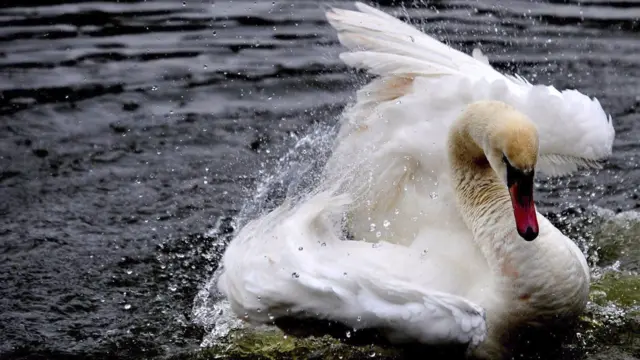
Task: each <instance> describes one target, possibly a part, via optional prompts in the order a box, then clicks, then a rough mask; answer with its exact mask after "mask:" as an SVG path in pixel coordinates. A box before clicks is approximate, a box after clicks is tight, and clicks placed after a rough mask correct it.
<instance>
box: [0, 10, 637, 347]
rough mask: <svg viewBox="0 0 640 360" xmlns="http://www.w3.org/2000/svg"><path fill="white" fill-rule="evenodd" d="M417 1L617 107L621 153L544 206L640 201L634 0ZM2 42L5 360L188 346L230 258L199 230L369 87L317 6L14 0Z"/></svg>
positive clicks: (225, 215) (234, 208)
mask: <svg viewBox="0 0 640 360" xmlns="http://www.w3.org/2000/svg"><path fill="white" fill-rule="evenodd" d="M9 3H11V4H20V5H21V6H19V7H18V6H14V5H11V6H10V5H8V4H9ZM331 3H335V4H338V3H337V2H331ZM385 3H387V4H391V3H393V4H398V3H399V2H385ZM411 4H413V2H411V1H409V2H406V5H407V7H406V11H407V12H408V13H409V14H410V16H411V18H412V19H413V20H417V21H419V20H423V19H428V20H429V21H428V22H427V23H426V24H425V29H426V30H427V31H428V32H429V33H431V34H435V35H436V36H437V37H438V38H440V39H443V40H446V41H447V42H449V43H451V44H452V45H454V46H456V47H459V48H462V49H464V50H465V51H470V50H471V48H472V47H473V46H475V45H476V44H477V43H481V46H482V49H483V51H485V52H486V53H488V55H489V58H490V60H491V61H492V63H494V64H495V65H496V66H497V67H498V68H499V69H501V70H505V71H517V72H518V73H520V74H522V75H524V76H525V77H528V78H529V79H531V80H533V81H535V82H545V83H549V84H553V85H555V86H557V87H561V88H563V87H566V86H572V87H576V88H578V89H579V90H581V91H583V92H584V93H587V94H589V95H591V96H597V97H598V98H599V99H600V101H601V102H602V104H603V106H604V107H605V110H606V111H607V112H610V113H611V114H612V115H613V117H614V121H615V126H616V130H617V140H616V143H615V149H614V152H615V155H614V156H613V158H612V159H611V160H610V161H609V162H608V163H607V164H606V166H605V169H604V170H603V171H600V172H598V173H595V172H594V173H591V174H584V175H579V176H575V177H572V178H568V179H562V180H557V181H553V182H551V183H550V182H543V183H542V185H541V187H540V189H539V190H540V193H541V194H542V197H539V198H540V199H541V206H542V207H543V208H544V209H545V210H547V211H551V212H554V213H559V212H560V211H561V210H566V209H567V208H576V207H584V206H588V205H597V206H600V207H603V208H608V209H612V210H615V211H620V210H628V209H634V208H637V207H640V201H639V200H638V190H637V189H638V187H637V182H638V179H639V178H640V154H639V152H638V151H639V149H640V143H639V141H638V138H639V136H640V122H639V120H640V115H638V110H637V109H638V108H639V107H640V57H639V56H638V54H639V53H640V37H638V32H639V31H640V20H639V18H640V4H638V3H636V4H634V3H633V2H631V1H628V2H625V1H615V2H605V1H597V0H585V1H580V2H579V3H578V2H577V1H576V2H571V3H569V4H565V2H560V1H550V2H544V3H543V2H531V1H502V0H500V1H497V0H494V1H471V0H457V1H431V2H424V3H423V4H422V5H419V6H418V8H419V9H417V10H416V9H414V8H413V7H412V6H411ZM343 5H344V6H349V5H348V3H347V4H343ZM425 8H431V9H432V10H433V11H437V12H431V13H427V12H425V10H424V9H425ZM0 44H1V47H0V69H1V75H0V215H1V217H0V357H1V358H3V359H4V358H7V359H9V358H25V359H26V358H33V359H36V358H38V359H40V358H65V359H66V358H81V357H87V356H90V357H93V358H127V359H136V358H154V357H166V356H174V355H179V354H185V353H188V352H189V351H192V350H194V349H196V348H197V347H198V345H199V344H200V341H201V340H202V337H203V331H202V330H201V329H200V328H198V327H197V326H194V325H192V321H191V309H192V306H193V299H194V296H195V294H196V293H197V290H198V287H199V286H202V284H203V283H204V281H205V280H206V279H207V278H208V277H209V276H210V275H211V273H212V272H213V270H215V266H216V259H217V257H218V255H219V252H220V250H221V249H219V248H216V247H214V246H213V245H212V244H213V242H214V241H213V240H212V239H211V238H207V237H204V236H203V235H202V234H204V233H205V232H206V231H207V230H209V229H211V228H214V227H217V228H219V229H220V230H221V231H222V232H223V233H225V232H227V233H228V232H230V231H231V230H232V228H231V227H230V225H228V224H229V223H230V219H231V217H232V216H233V215H235V214H236V213H237V212H238V211H239V210H240V209H241V208H242V207H243V205H244V204H245V203H246V201H247V199H249V198H250V197H251V194H252V191H253V189H254V185H255V183H256V180H258V179H260V178H262V177H263V176H266V175H267V174H268V173H269V171H270V169H272V167H273V164H274V163H275V160H277V159H278V157H279V156H281V155H282V154H283V153H285V152H286V150H287V149H288V148H289V146H291V145H292V144H293V143H294V142H295V139H296V136H301V135H304V134H305V133H306V132H308V131H310V129H311V128H312V127H313V126H314V125H315V124H322V123H328V124H332V123H334V122H335V116H336V115H337V114H339V112H340V110H341V109H342V107H343V106H344V105H345V104H346V102H347V101H349V99H350V96H351V95H352V94H353V90H354V88H355V86H356V85H357V84H358V83H360V82H359V81H361V79H360V78H359V77H357V76H354V74H352V73H351V72H349V71H347V69H346V68H345V67H344V66H343V65H342V64H341V63H340V62H339V60H338V58H337V54H338V53H339V52H340V50H341V49H340V47H339V46H338V44H337V39H336V37H335V34H334V32H333V31H332V29H330V27H329V26H328V25H327V24H326V23H325V20H324V17H323V13H322V11H321V9H320V8H319V7H318V5H317V3H316V2H315V1H276V2H275V3H273V2H271V1H258V2H256V1H238V0H236V1H213V0H211V1H201V0H198V1H193V0H191V1H185V2H182V1H176V0H166V1H134V0H128V1H113V0H110V1H101V2H92V1H78V0H76V1H55V0H52V1H49V2H46V3H45V2H36V1H31V0H23V1H20V2H3V3H2V4H0Z"/></svg>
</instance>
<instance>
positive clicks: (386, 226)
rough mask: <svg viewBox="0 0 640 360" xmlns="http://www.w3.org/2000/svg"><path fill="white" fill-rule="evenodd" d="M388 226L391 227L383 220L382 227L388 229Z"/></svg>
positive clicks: (387, 221)
mask: <svg viewBox="0 0 640 360" xmlns="http://www.w3.org/2000/svg"><path fill="white" fill-rule="evenodd" d="M389 225H391V223H390V222H389V220H385V221H384V222H383V223H382V226H384V227H385V228H388V227H389Z"/></svg>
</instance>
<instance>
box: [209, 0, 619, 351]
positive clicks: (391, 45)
mask: <svg viewBox="0 0 640 360" xmlns="http://www.w3.org/2000/svg"><path fill="white" fill-rule="evenodd" d="M356 7H357V8H358V9H359V10H360V12H355V11H350V10H341V9H331V10H330V11H329V12H327V18H328V19H329V22H330V23H331V24H332V26H334V27H335V28H336V29H338V31H339V38H340V41H341V43H343V44H344V45H346V46H347V47H349V48H350V49H351V50H353V51H351V52H347V53H344V54H342V55H341V58H342V59H343V61H345V62H346V63H347V64H349V65H351V66H354V67H362V68H364V69H366V70H367V71H369V72H371V73H373V74H376V75H379V76H380V77H379V78H377V79H375V80H373V81H372V82H370V83H369V84H368V85H366V86H365V87H364V88H362V89H361V90H359V91H358V96H357V99H356V100H357V101H356V103H355V104H354V105H353V106H352V107H351V108H349V109H347V110H346V111H345V113H344V115H343V118H342V122H341V124H340V126H341V127H340V132H339V134H338V137H337V139H336V145H335V147H334V149H333V152H332V155H331V158H330V159H329V161H328V162H327V165H326V167H325V169H324V174H323V179H322V181H321V182H320V184H319V185H318V187H317V188H315V189H312V190H311V191H310V193H309V194H308V195H306V196H303V197H302V198H301V199H299V200H298V201H297V202H296V201H294V200H293V199H287V200H285V202H284V203H283V204H282V205H281V206H279V207H277V208H276V209H274V210H273V211H271V212H269V213H267V214H265V215H263V216H261V217H259V218H257V219H254V220H252V221H250V222H249V223H247V224H246V225H245V226H244V227H243V228H242V229H241V230H240V231H239V232H238V234H237V235H236V236H235V237H234V239H233V240H232V241H231V242H230V243H229V245H228V246H227V248H226V250H225V253H224V255H223V258H222V261H221V270H222V271H221V273H220V276H219V278H218V290H219V291H220V292H221V293H222V294H223V295H224V296H225V297H226V298H227V300H228V301H229V303H230V305H231V308H232V309H233V311H234V312H235V313H236V314H238V315H239V316H241V317H242V318H243V319H245V320H247V321H249V322H256V323H269V322H272V321H273V320H274V319H277V318H279V317H284V316H291V315H295V316H311V317H318V318H324V319H330V320H337V321H340V322H343V323H345V324H347V325H348V326H352V327H353V328H356V329H361V328H368V327H375V328H381V329H385V331H386V334H387V336H388V337H389V339H390V340H392V341H398V342H402V341H416V340H417V341H420V342H423V343H426V344H433V345H441V344H450V343H453V344H461V345H463V346H467V348H468V353H469V355H471V356H475V357H479V358H491V359H497V358H500V357H502V356H503V355H504V354H505V352H506V351H507V349H506V348H505V346H504V344H505V342H506V341H507V340H508V338H509V335H510V333H511V331H512V330H514V329H516V328H518V327H519V326H521V325H534V324H538V325H541V324H547V323H550V322H554V321H563V320H564V319H569V318H573V317H575V316H576V315H577V314H579V313H580V312H581V311H582V310H583V308H584V306H585V304H586V300H587V296H588V290H589V281H590V276H589V268H588V266H587V263H586V260H585V258H584V255H583V254H582V252H581V251H580V250H579V248H578V247H577V246H576V245H575V244H574V243H573V242H572V241H571V240H570V239H568V238H567V237H566V236H564V235H563V234H562V233H561V232H560V231H559V230H558V229H556V228H555V227H554V226H553V225H552V224H551V223H550V222H549V221H548V220H547V219H546V218H545V217H544V216H542V215H541V214H540V213H538V212H537V211H536V209H535V204H534V202H533V187H534V186H533V184H534V175H535V174H537V173H539V172H543V173H546V174H549V175H562V174H567V173H570V172H573V171H575V170H577V169H578V168H580V167H597V166H598V161H599V160H601V159H604V158H606V157H607V156H608V155H609V154H610V153H611V147H612V142H613V137H614V130H613V126H612V122H611V118H610V117H607V115H606V114H605V113H604V110H603V109H602V107H601V106H600V104H599V102H598V101H597V100H596V99H590V98H588V97H587V96H585V95H583V94H581V93H579V92H577V91H575V90H565V91H562V92H560V91H558V90H556V89H555V88H553V87H550V86H541V85H532V84H530V83H528V82H526V81H525V80H524V79H522V78H520V77H508V76H504V75H502V74H500V73H499V72H497V71H495V70H494V69H493V68H492V67H491V66H489V64H488V62H486V61H485V60H483V59H485V58H484V57H483V55H482V54H481V53H479V52H478V51H474V57H469V56H467V55H465V54H463V53H460V52H457V51H456V50H454V49H452V48H449V47H447V46H445V45H444V44H441V43H439V42H437V41H436V40H434V39H432V38H430V37H428V36H427V35H426V34H424V33H422V32H420V31H418V30H417V29H415V28H413V27H411V26H410V25H408V24H405V23H403V22H401V21H399V20H398V19H396V18H394V17H392V16H390V15H388V14H386V13H384V12H382V11H379V10H377V9H374V8H371V7H368V6H366V5H364V4H361V3H356ZM345 232H346V233H348V234H349V236H347V235H345ZM349 239H353V240H349Z"/></svg>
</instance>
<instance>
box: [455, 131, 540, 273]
mask: <svg viewBox="0 0 640 360" xmlns="http://www.w3.org/2000/svg"><path fill="white" fill-rule="evenodd" d="M496 121H499V120H496ZM495 126H500V124H499V123H498V124H488V123H487V122H484V123H483V122H475V123H474V122H472V121H465V120H464V119H463V120H462V121H459V122H458V123H457V124H456V125H454V128H453V131H452V132H451V133H450V137H449V161H450V166H451V172H452V180H453V186H454V190H455V193H456V199H457V203H458V207H459V210H460V214H461V215H462V218H463V219H464V221H465V223H466V224H467V226H468V227H469V229H470V230H471V232H472V233H473V237H474V239H475V240H476V241H477V244H478V246H479V248H480V250H481V251H482V253H483V255H484V256H485V258H486V259H487V262H488V264H489V266H490V267H491V268H492V269H493V270H495V271H496V272H499V273H504V267H505V259H508V258H510V256H511V255H512V254H510V253H511V252H514V251H518V252H522V251H527V250H525V249H526V248H527V247H524V248H523V247H521V246H518V245H520V244H519V243H516V241H520V242H522V244H523V245H524V244H529V243H527V242H525V241H524V240H522V239H517V235H515V234H516V231H515V224H514V218H513V209H512V205H511V199H510V197H509V193H508V190H507V187H506V186H505V185H504V184H503V182H502V181H501V180H500V178H499V177H498V175H497V174H496V172H495V171H494V170H493V168H492V167H491V165H490V164H489V161H488V160H487V156H486V155H485V150H484V149H483V147H484V148H489V144H490V140H491V139H490V136H491V135H490V132H491V130H492V129H493V128H495ZM480 144H482V147H481V145H480ZM529 245H531V244H529ZM534 247H535V246H529V247H528V248H530V250H528V251H533V248H534ZM514 255H515V254H514ZM517 255H522V254H517Z"/></svg>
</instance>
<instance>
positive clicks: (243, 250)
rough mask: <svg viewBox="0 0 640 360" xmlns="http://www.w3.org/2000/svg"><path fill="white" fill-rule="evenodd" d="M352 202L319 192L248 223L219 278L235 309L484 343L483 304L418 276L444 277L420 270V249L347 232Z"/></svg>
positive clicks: (261, 318) (263, 316) (256, 316)
mask: <svg viewBox="0 0 640 360" xmlns="http://www.w3.org/2000/svg"><path fill="white" fill-rule="evenodd" d="M349 201H350V200H349V198H348V197H346V196H343V195H339V196H333V195H331V194H329V193H328V192H324V193H320V194H317V195H315V196H313V197H311V198H310V199H308V200H307V201H305V202H303V203H301V204H299V205H297V206H294V207H287V206H283V207H280V208H278V209H276V210H275V211H273V212H272V213H270V214H268V215H266V216H265V217H263V218H260V219H257V220H255V221H253V222H252V223H250V224H248V225H247V226H246V227H245V228H243V229H242V230H241V231H240V233H239V234H238V236H237V237H236V238H235V239H234V240H233V241H232V242H231V243H230V244H229V246H228V248H227V250H226V252H225V255H224V258H223V266H224V272H223V273H222V274H221V276H220V278H219V281H218V287H219V289H220V291H221V292H222V293H223V294H224V295H225V296H226V297H227V299H228V300H229V301H230V303H231V306H232V309H233V310H234V312H235V313H236V314H238V315H240V316H243V317H244V318H245V319H247V320H250V321H255V322H263V323H264V322H270V321H271V320H273V319H274V318H278V317H281V316H291V315H299V316H300V315H302V316H304V314H311V315H313V316H315V317H320V318H325V319H331V320H337V321H342V322H344V323H345V324H347V325H349V326H352V327H354V328H364V327H375V328H385V329H391V333H392V334H394V333H395V334H396V335H397V334H402V336H403V337H404V339H406V338H407V337H409V338H410V339H413V340H419V341H423V342H425V343H443V342H453V343H459V344H469V345H471V346H472V347H473V346H475V345H478V344H479V343H481V342H482V341H483V340H484V338H485V336H486V325H485V320H484V311H483V310H482V309H481V308H480V307H478V306H477V305H474V304H473V303H470V302H469V301H467V300H465V299H464V298H461V297H459V296H455V295H450V294H446V293H442V292H438V291H433V290H432V289H430V288H425V287H424V286H422V285H421V284H420V283H419V282H416V281H415V279H416V278H420V280H425V281H427V282H428V283H435V282H437V280H432V279H428V277H434V278H436V279H437V277H442V275H440V274H438V273H437V272H436V271H435V269H434V270H433V271H431V274H430V275H427V276H424V277H421V276H416V275H414V274H415V272H416V271H422V270H423V269H424V268H427V267H428V265H427V264H425V262H424V261H423V260H422V259H421V257H420V254H419V253H416V252H415V251H413V250H412V249H409V248H407V247H403V246H399V245H393V244H388V243H384V244H371V243H365V242H361V241H349V240H345V239H344V237H343V235H342V231H341V229H340V224H339V222H340V220H339V219H340V218H341V217H342V213H343V211H344V210H345V207H347V206H348V205H349ZM393 330H397V332H394V331H393ZM396 340H400V338H397V339H396Z"/></svg>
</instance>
